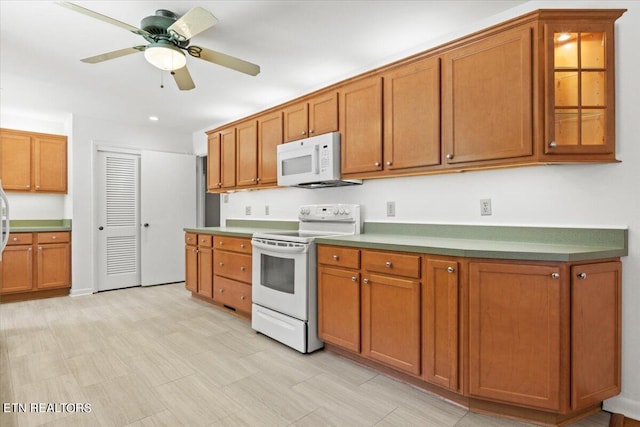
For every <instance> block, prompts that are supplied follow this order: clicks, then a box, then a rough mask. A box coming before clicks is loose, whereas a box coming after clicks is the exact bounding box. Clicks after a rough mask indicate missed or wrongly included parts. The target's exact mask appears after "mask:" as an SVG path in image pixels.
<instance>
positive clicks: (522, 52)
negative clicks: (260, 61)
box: [234, 9, 625, 185]
mask: <svg viewBox="0 0 640 427" xmlns="http://www.w3.org/2000/svg"><path fill="white" fill-rule="evenodd" d="M624 12H625V10H621V9H616V10H606V9H576V10H569V9H557V10H554V9H548V10H538V11H534V12H531V13H528V14H525V15H522V16H520V17H517V18H514V19H511V20H508V21H506V22H503V23H501V24H498V25H495V26H492V27H490V28H487V29H484V30H481V31H478V32H476V33H473V34H470V35H468V36H465V37H462V38H459V39H457V40H453V41H451V42H449V43H446V44H443V45H441V46H438V47H435V48H433V49H430V50H429V51H425V52H422V53H419V54H417V55H414V56H411V57H409V58H406V59H403V60H400V61H397V62H395V63H392V64H389V65H386V66H383V67H380V68H377V69H375V70H372V71H371V72H367V73H363V74H362V75H359V76H355V77H353V78H351V79H349V80H345V81H343V82H340V83H337V84H335V85H334V86H331V87H328V88H325V89H323V90H322V91H321V92H317V93H314V94H310V95H308V96H307V97H304V98H300V100H297V101H295V102H290V103H287V104H285V105H282V106H279V107H274V108H273V109H271V110H269V111H267V112H264V113H260V114H257V115H255V116H252V117H249V118H247V119H246V120H254V119H256V118H259V117H260V115H267V114H271V113H273V112H275V111H282V114H283V137H284V141H294V140H298V139H301V138H306V137H308V136H311V135H313V134H320V133H326V132H332V131H335V130H338V131H339V132H340V134H341V151H342V153H341V156H342V158H341V172H342V175H343V176H344V177H345V178H359V179H363V178H381V177H389V176H396V175H418V174H428V173H443V172H451V171H463V170H474V169H486V168H498V167H499V168H502V167H514V166H518V165H532V164H547V163H553V162H559V163H560V162H562V163H571V162H573V163H578V162H614V161H616V158H615V81H614V78H615V70H614V64H615V61H614V25H615V21H616V19H618V18H619V17H620V16H621V15H622V14H623V13H624ZM336 94H337V95H336ZM243 121H245V119H243ZM238 123H242V122H241V121H239V122H238ZM234 124H235V125H237V123H234ZM259 144H261V143H260V142H259ZM260 149H261V148H259V149H258V150H260ZM270 149H271V148H269V150H270ZM234 167H235V166H234ZM258 178H261V177H259V176H258ZM243 182H244V181H243ZM238 185H245V184H238Z"/></svg>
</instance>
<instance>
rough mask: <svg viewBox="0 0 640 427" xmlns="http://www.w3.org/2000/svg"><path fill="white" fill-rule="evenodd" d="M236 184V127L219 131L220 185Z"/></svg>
mask: <svg viewBox="0 0 640 427" xmlns="http://www.w3.org/2000/svg"><path fill="white" fill-rule="evenodd" d="M235 186H236V128H229V129H224V130H221V131H220V187H221V188H223V189H229V188H233V187H235Z"/></svg>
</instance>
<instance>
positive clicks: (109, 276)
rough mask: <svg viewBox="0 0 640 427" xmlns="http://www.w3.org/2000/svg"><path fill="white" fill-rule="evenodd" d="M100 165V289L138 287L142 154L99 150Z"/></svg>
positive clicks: (98, 240)
mask: <svg viewBox="0 0 640 427" xmlns="http://www.w3.org/2000/svg"><path fill="white" fill-rule="evenodd" d="M96 167H97V168H98V171H97V172H98V173H97V179H98V181H99V182H98V185H97V188H98V200H99V201H98V215H97V218H98V221H97V224H96V227H97V228H98V231H97V244H98V265H97V271H98V291H106V290H110V289H119V288H126V287H131V286H138V285H140V236H139V230H140V228H139V224H140V207H139V200H140V198H139V191H140V184H139V180H140V173H139V170H140V156H139V155H135V154H125V153H112V152H107V151H99V152H98V159H97V165H96ZM101 227H102V229H100V228H101Z"/></svg>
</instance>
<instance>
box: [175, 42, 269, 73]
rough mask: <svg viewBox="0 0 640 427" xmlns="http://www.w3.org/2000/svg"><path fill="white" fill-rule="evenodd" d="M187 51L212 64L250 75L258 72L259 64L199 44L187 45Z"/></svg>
mask: <svg viewBox="0 0 640 427" xmlns="http://www.w3.org/2000/svg"><path fill="white" fill-rule="evenodd" d="M187 52H189V55H191V56H193V57H195V58H200V59H204V60H205V61H209V62H213V63H214V64H218V65H222V66H223V67H227V68H231V69H232V70H236V71H240V72H241V73H245V74H249V75H250V76H257V75H258V74H259V73H260V66H258V65H256V64H252V63H251V62H247V61H243V60H242V59H239V58H236V57H234V56H231V55H227V54H225V53H220V52H216V51H214V50H211V49H207V48H204V47H199V46H189V48H188V49H187Z"/></svg>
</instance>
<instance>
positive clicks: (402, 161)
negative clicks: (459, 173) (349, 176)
mask: <svg viewBox="0 0 640 427" xmlns="http://www.w3.org/2000/svg"><path fill="white" fill-rule="evenodd" d="M383 79H384V165H383V167H384V169H385V170H387V171H390V172H398V171H403V170H407V169H408V170H418V168H426V167H429V166H437V165H440V163H441V161H440V58H437V57H433V58H427V59H423V60H420V61H417V62H415V63H410V64H407V65H402V66H399V67H396V68H394V69H392V70H390V71H389V72H387V73H385V74H384V76H383Z"/></svg>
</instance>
